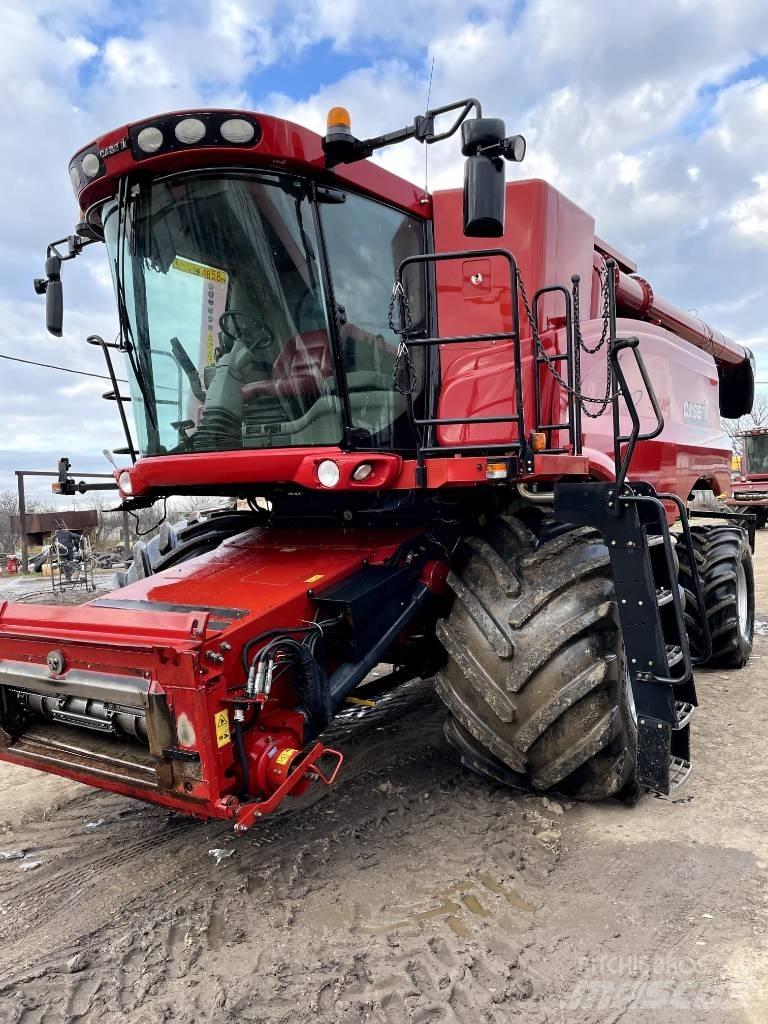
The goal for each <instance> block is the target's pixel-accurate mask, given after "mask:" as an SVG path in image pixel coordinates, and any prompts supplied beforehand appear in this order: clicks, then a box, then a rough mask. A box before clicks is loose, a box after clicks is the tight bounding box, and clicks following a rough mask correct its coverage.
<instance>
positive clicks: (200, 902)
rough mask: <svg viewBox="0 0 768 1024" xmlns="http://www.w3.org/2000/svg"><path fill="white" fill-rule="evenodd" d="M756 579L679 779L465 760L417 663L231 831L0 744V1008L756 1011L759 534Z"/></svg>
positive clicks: (651, 1014)
mask: <svg viewBox="0 0 768 1024" xmlns="http://www.w3.org/2000/svg"><path fill="white" fill-rule="evenodd" d="M762 539H763V538H762V537H759V541H760V540H762ZM757 578H758V616H759V618H760V619H761V620H762V621H761V624H760V629H759V631H760V632H761V634H762V635H760V636H758V637H757V639H756V643H755V651H754V654H753V658H752V661H751V662H750V665H749V666H748V667H747V668H746V669H744V670H742V671H741V672H734V673H722V672H701V673H699V674H698V676H697V683H698V687H699V695H700V700H701V704H702V707H701V709H700V711H699V713H698V715H697V718H696V721H695V724H694V729H695V734H694V744H695V748H694V755H695V770H694V774H693V776H692V778H691V781H690V782H689V783H688V786H687V787H686V788H685V789H684V790H683V791H682V792H680V793H679V794H678V795H677V796H676V797H675V798H673V799H670V800H660V799H654V798H650V797H647V798H644V799H643V800H642V801H641V802H640V803H639V804H638V805H637V806H636V807H635V808H632V809H629V808H627V807H624V806H623V805H619V804H617V803H606V804H598V805H569V804H567V803H564V802H561V801H558V800H546V799H539V798H536V797H531V796H525V795H520V794H515V793H512V792H510V791H506V790H503V789H500V788H498V787H495V786H492V785H489V784H486V783H484V782H483V781H481V780H477V779H474V778H473V777H472V776H470V775H468V774H466V773H465V772H464V771H462V770H461V769H460V768H459V767H458V765H457V763H456V759H455V757H454V755H453V753H452V752H451V750H450V748H448V747H447V746H446V745H445V744H444V742H443V740H442V734H441V723H442V712H441V710H440V707H439V706H438V704H437V702H436V701H435V699H434V697H433V696H432V693H431V689H430V687H429V686H428V685H424V684H419V685H412V686H409V687H408V688H406V689H405V690H404V691H403V692H402V693H401V695H400V696H398V697H397V698H396V699H393V700H392V701H390V702H387V703H386V704H385V705H384V706H383V707H382V706H381V705H380V706H379V707H378V708H377V709H376V710H375V711H373V712H369V713H368V714H365V715H363V716H362V718H360V717H355V718H350V719H349V720H348V721H346V722H342V723H341V725H340V726H339V731H340V732H341V733H342V734H343V735H342V736H341V737H337V741H339V742H344V743H345V745H346V748H347V750H348V751H349V752H350V758H349V761H348V765H347V767H346V770H345V776H344V781H340V783H339V784H338V785H337V786H336V787H335V788H334V790H332V791H330V792H329V793H328V794H327V795H325V796H323V797H322V798H321V799H315V800H314V802H313V803H310V802H309V801H308V800H307V798H304V799H303V801H302V802H299V801H296V802H295V803H294V804H293V806H292V807H291V808H290V809H289V810H287V811H286V812H285V813H283V814H280V815H279V816H277V817H275V818H273V819H271V820H270V821H267V822H265V823H264V824H263V825H262V826H261V827H260V828H257V829H254V830H253V831H251V832H249V833H247V834H245V835H243V836H235V835H234V833H233V832H232V831H231V830H230V828H229V827H228V826H226V825H220V824H201V823H198V822H196V821H194V820H190V819H185V818H183V817H180V816H178V815H174V814H169V813H167V812H165V811H162V810H160V809H158V808H154V807H151V806H149V805H143V804H140V803H137V802H134V801H130V800H126V799H122V798H120V797H116V796H111V795H109V794H106V793H101V792H99V791H97V790H92V789H89V788H85V787H82V786H79V785H77V784H75V783H71V782H67V781H65V780H62V779H58V778H56V777H54V776H51V775H45V774H40V773H37V772H32V771H27V770H23V769H19V768H16V767H13V766H10V765H6V764H0V793H2V802H1V803H0V851H2V852H6V853H8V852H18V853H21V854H22V856H21V857H20V858H18V859H14V860H0V937H1V939H2V941H1V942H0V1022H2V1024H65V1022H67V1024H70V1022H75V1021H82V1022H99V1024H102V1022H104V1021H109V1022H110V1024H126V1022H131V1024H157V1022H159V1021H174V1022H182V1024H186V1022H189V1024H191V1022H193V1021H194V1022H199V1021H206V1022H211V1024H224V1022H229V1021H243V1022H259V1024H261V1022H265V1024H266V1022H275V1024H277V1022H286V1024H288V1022H290V1024H307V1022H310V1021H311V1022H320V1024H326V1022H328V1024H330V1022H341V1024H358V1022H363V1021H375V1022H392V1024H396V1022H403V1021H413V1022H433V1021H434V1022H440V1021H462V1022H467V1024H474V1022H487V1024H502V1022H507V1021H510V1020H514V1019H516V1018H518V1017H519V1018H523V1019H525V1021H526V1022H527V1024H550V1022H558V1024H559V1022H563V1024H566V1022H567V1024H571V1022H574V1021H579V1022H581V1024H618V1022H619V1021H620V1022H622V1024H635V1022H636V1024H656V1022H658V1024H661V1022H662V1021H663V1022H665V1024H667V1022H669V1021H670V1020H673V1019H674V1021H675V1024H691V1022H699V1021H701V1022H704V1021H707V1022H716V1024H730V1022H740V1024H741V1022H744V1024H763V1022H764V1021H766V1020H767V1019H768V981H767V980H766V979H768V842H767V841H766V828H765V810H766V803H765V793H766V791H767V790H768V760H767V759H766V755H765V746H764V738H763V737H764V735H765V732H766V725H767V724H768V711H767V710H766V707H767V702H766V699H765V698H766V692H765V687H766V672H765V659H766V656H767V655H768V637H766V636H765V634H766V633H768V626H767V625H766V620H768V545H762V550H761V552H760V554H759V555H758V560H757ZM8 598H11V595H10V594H7V593H2V592H0V600H2V599H8ZM356 714H357V713H356ZM211 851H220V852H219V853H218V854H212V853H211ZM2 852H0V857H2Z"/></svg>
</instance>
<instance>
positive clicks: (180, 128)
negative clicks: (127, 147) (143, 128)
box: [139, 117, 205, 146]
mask: <svg viewBox="0 0 768 1024" xmlns="http://www.w3.org/2000/svg"><path fill="white" fill-rule="evenodd" d="M174 135H175V136H176V138H177V139H178V140H179V142H183V143H185V144H186V145H187V146H194V144H195V143H196V142H199V141H200V140H201V139H202V138H203V137H204V136H205V125H204V124H203V122H202V121H201V120H200V119H199V118H197V117H185V118H184V120H183V121H179V123H178V124H177V125H176V127H175V128H174ZM139 144H141V143H139Z"/></svg>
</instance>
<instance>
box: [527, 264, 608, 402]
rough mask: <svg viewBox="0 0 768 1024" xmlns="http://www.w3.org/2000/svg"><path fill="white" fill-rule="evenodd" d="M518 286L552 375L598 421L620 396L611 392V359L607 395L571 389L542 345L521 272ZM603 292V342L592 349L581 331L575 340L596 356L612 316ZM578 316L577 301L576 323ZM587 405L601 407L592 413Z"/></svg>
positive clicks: (605, 293) (538, 346)
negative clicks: (588, 393)
mask: <svg viewBox="0 0 768 1024" xmlns="http://www.w3.org/2000/svg"><path fill="white" fill-rule="evenodd" d="M517 285H518V288H519V290H520V298H521V299H522V302H523V307H524V309H525V315H526V317H527V318H528V323H529V325H530V328H531V337H532V338H533V340H534V344H535V345H536V349H537V351H538V352H539V353H540V354H541V356H542V358H543V359H544V362H545V363H546V366H547V369H548V370H549V372H550V373H551V374H552V376H553V377H554V379H555V380H556V381H557V383H558V384H559V385H560V387H561V388H563V390H564V391H565V392H567V393H568V394H569V395H573V397H574V398H575V399H576V400H577V401H578V402H580V403H581V407H582V409H583V411H584V414H585V416H589V417H590V418H591V419H597V418H598V417H599V416H602V415H603V413H604V412H605V410H606V408H607V407H608V406H609V405H610V403H611V402H612V401H613V400H614V399H615V398H617V397H618V395H619V392H618V391H615V392H612V391H611V384H612V383H613V374H612V373H611V363H610V359H609V360H607V370H606V381H605V394H604V395H603V397H602V398H593V397H592V396H591V395H584V394H582V393H581V392H580V391H579V390H578V389H577V388H573V387H571V385H570V384H569V383H568V382H567V381H566V380H565V379H564V378H563V376H562V374H561V373H560V372H559V371H558V369H557V367H556V366H555V364H554V363H553V362H552V360H551V358H550V356H549V353H548V352H547V351H546V349H545V348H544V345H543V343H542V340H541V337H540V335H539V328H538V325H537V324H536V318H535V317H534V315H533V312H532V310H531V305H530V303H529V301H528V294H527V292H526V290H525V283H524V281H523V278H522V275H521V274H520V272H519V271H518V274H517ZM603 291H604V296H605V298H604V301H603V313H604V323H603V334H602V336H601V340H600V341H599V343H598V344H597V346H596V347H595V348H593V349H590V348H589V347H588V346H586V345H585V344H584V341H583V339H582V337H581V331H580V330H579V331H578V335H577V339H575V340H577V344H578V345H579V348H580V349H582V351H585V352H588V353H590V354H594V353H595V352H599V350H600V349H601V348H602V346H603V345H604V344H605V341H606V339H607V337H608V317H607V315H606V314H610V309H609V306H608V298H607V296H608V290H607V288H604V289H603ZM577 316H578V300H577V301H576V304H575V306H574V322H576V317H577ZM587 403H591V404H593V405H597V406H599V408H598V409H597V411H595V412H590V410H589V409H588V408H587Z"/></svg>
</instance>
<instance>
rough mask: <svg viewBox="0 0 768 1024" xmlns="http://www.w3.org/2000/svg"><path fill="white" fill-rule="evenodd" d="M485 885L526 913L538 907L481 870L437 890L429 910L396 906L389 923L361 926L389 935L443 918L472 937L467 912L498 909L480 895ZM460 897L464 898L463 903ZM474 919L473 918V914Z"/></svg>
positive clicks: (368, 931) (482, 915) (461, 933)
mask: <svg viewBox="0 0 768 1024" xmlns="http://www.w3.org/2000/svg"><path fill="white" fill-rule="evenodd" d="M479 886H482V887H483V888H485V889H486V890H487V891H488V892H491V893H493V894H494V896H498V897H501V899H503V900H504V901H505V902H506V903H507V904H508V905H509V906H510V907H512V908H513V909H514V910H517V911H519V912H521V913H524V914H533V913H535V912H536V910H537V909H538V908H537V907H535V906H534V905H533V904H532V903H529V902H528V900H525V899H523V897H522V896H520V895H519V894H518V893H516V892H515V891H514V889H509V888H507V887H506V886H503V885H502V884H501V883H500V882H497V881H496V879H495V878H493V877H492V876H491V875H488V874H479V875H477V876H476V877H475V878H472V879H468V880H467V881H466V882H460V883H459V884H458V885H454V886H452V887H451V888H450V889H444V890H442V891H441V892H435V893H433V894H432V896H431V897H429V899H431V900H437V901H438V902H437V906H434V907H432V908H430V909H428V910H411V908H410V907H407V906H406V907H403V906H400V907H392V908H391V911H390V912H391V913H392V917H393V918H394V920H391V921H390V922H388V923H387V924H380V925H379V924H366V925H362V926H361V927H360V929H359V931H360V932H362V933H363V934H365V935H386V934H389V933H391V932H395V931H397V930H398V929H399V928H408V927H413V926H414V925H417V924H420V923H421V922H422V921H431V920H442V922H443V923H444V924H445V925H447V927H448V928H449V929H450V930H451V931H452V932H453V933H454V934H455V935H458V936H460V937H461V938H465V939H467V938H471V937H472V935H473V931H472V929H471V928H470V927H469V925H468V924H467V923H466V921H467V918H466V916H465V915H466V913H469V914H471V915H472V916H473V917H480V918H491V917H493V916H494V911H493V910H491V909H489V908H487V907H486V906H485V905H484V904H483V902H482V901H481V899H480V896H479V895H478V888H479ZM457 900H460V901H461V902H460V903H459V902H458V901H457ZM469 920H470V921H471V918H469Z"/></svg>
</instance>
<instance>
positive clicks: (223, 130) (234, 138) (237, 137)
mask: <svg viewBox="0 0 768 1024" xmlns="http://www.w3.org/2000/svg"><path fill="white" fill-rule="evenodd" d="M219 133H220V135H221V137H222V139H224V140H225V141H227V142H232V143H235V144H237V143H240V144H242V143H244V142H250V141H251V139H252V138H253V137H254V135H255V134H256V129H255V128H254V127H253V125H252V124H251V122H250V121H246V120H245V119H244V118H242V117H230V118H229V119H228V120H226V121H222V124H221V127H220V128H219Z"/></svg>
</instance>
